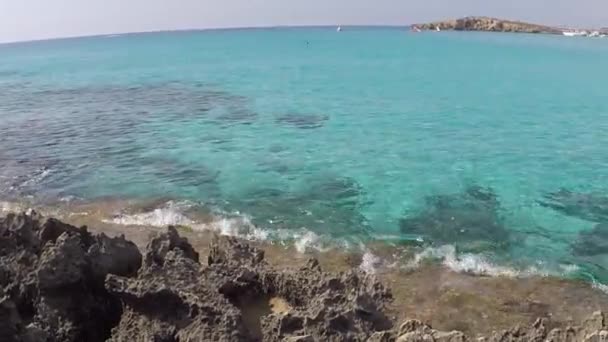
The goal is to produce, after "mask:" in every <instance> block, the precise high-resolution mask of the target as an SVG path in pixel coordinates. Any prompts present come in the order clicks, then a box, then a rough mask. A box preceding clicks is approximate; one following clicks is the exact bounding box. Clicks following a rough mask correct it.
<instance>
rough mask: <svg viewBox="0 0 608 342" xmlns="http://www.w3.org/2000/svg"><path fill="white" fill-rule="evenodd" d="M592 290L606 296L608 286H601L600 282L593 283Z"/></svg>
mask: <svg viewBox="0 0 608 342" xmlns="http://www.w3.org/2000/svg"><path fill="white" fill-rule="evenodd" d="M593 288H595V289H598V290H600V291H602V292H604V293H606V294H608V285H606V284H602V283H600V282H597V281H594V282H593Z"/></svg>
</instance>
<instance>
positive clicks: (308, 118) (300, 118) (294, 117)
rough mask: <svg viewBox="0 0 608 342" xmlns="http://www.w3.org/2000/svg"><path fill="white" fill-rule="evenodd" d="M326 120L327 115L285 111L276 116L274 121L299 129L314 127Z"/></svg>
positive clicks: (327, 118) (320, 125) (319, 125)
mask: <svg viewBox="0 0 608 342" xmlns="http://www.w3.org/2000/svg"><path fill="white" fill-rule="evenodd" d="M327 120H329V116H327V115H320V114H301V113H287V114H284V115H281V116H279V117H277V119H276V123H277V124H281V125H284V126H291V127H295V128H300V129H314V128H319V127H322V126H323V125H324V124H325V121H327Z"/></svg>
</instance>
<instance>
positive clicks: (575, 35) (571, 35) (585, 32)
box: [562, 31, 588, 37]
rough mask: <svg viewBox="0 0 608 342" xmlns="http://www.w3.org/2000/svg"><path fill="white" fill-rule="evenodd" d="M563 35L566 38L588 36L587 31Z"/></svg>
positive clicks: (568, 32)
mask: <svg viewBox="0 0 608 342" xmlns="http://www.w3.org/2000/svg"><path fill="white" fill-rule="evenodd" d="M562 34H563V35H564V36H566V37H585V36H587V35H588V33H587V31H563V32H562Z"/></svg>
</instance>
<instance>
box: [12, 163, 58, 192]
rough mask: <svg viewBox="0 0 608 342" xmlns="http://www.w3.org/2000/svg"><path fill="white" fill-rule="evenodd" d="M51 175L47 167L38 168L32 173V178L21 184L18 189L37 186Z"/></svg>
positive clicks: (50, 170) (51, 171)
mask: <svg viewBox="0 0 608 342" xmlns="http://www.w3.org/2000/svg"><path fill="white" fill-rule="evenodd" d="M51 173H53V170H52V169H49V168H47V167H43V168H40V169H39V170H37V171H36V172H35V173H34V175H32V177H30V178H29V179H27V180H26V181H24V182H22V183H21V184H20V185H19V187H24V186H30V185H35V184H38V183H40V182H42V181H43V180H44V179H45V178H47V177H48V176H49V175H51Z"/></svg>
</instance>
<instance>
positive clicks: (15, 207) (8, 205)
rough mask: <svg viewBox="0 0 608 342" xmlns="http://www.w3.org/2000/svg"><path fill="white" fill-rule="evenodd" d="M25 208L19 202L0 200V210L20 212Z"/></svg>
mask: <svg viewBox="0 0 608 342" xmlns="http://www.w3.org/2000/svg"><path fill="white" fill-rule="evenodd" d="M24 209H25V208H24V207H23V206H22V205H21V204H19V203H15V202H1V201H0V212H20V211H23V210H24Z"/></svg>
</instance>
